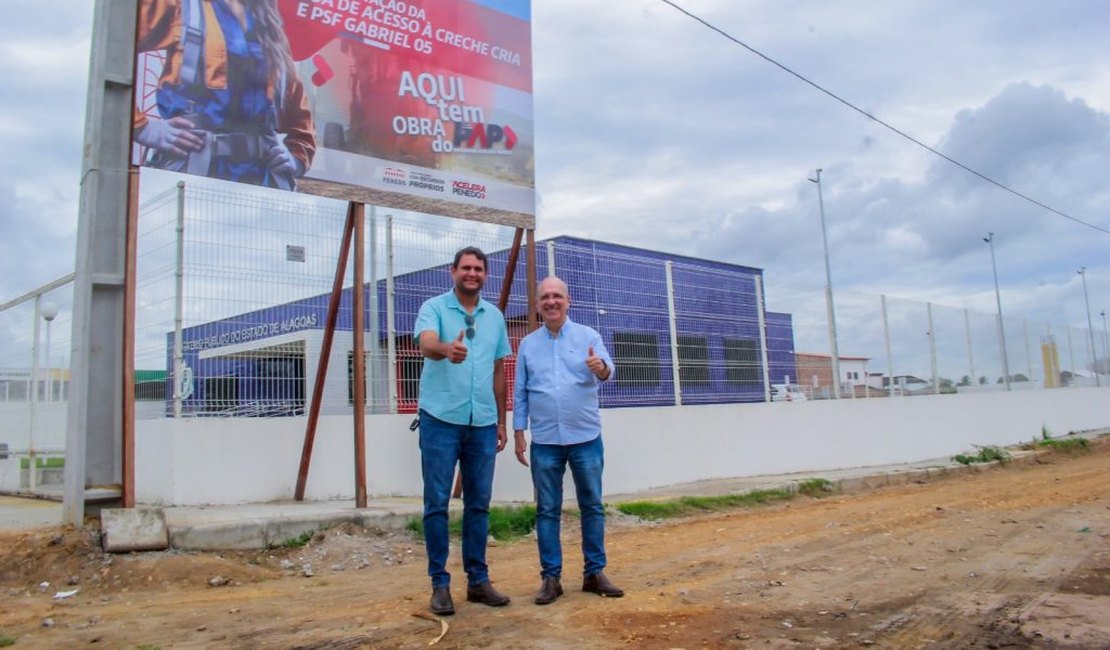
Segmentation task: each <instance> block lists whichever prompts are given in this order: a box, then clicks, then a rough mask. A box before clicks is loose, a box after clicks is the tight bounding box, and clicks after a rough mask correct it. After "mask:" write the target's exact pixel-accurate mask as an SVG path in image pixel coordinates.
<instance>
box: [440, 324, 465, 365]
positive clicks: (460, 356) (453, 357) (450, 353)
mask: <svg viewBox="0 0 1110 650" xmlns="http://www.w3.org/2000/svg"><path fill="white" fill-rule="evenodd" d="M465 336H466V330H462V331H460V332H459V337H458V338H457V339H455V340H454V341H451V342H450V343H448V344H447V349H446V350H444V355H443V356H445V357H446V358H447V360H448V361H450V362H451V363H462V362H463V361H466V344H465V343H463V337H465Z"/></svg>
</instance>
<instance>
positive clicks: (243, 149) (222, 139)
mask: <svg viewBox="0 0 1110 650" xmlns="http://www.w3.org/2000/svg"><path fill="white" fill-rule="evenodd" d="M210 137H211V145H210V146H211V148H212V157H213V158H229V159H231V160H234V161H246V160H258V159H259V158H260V157H261V156H262V153H263V152H265V151H268V150H269V146H267V145H266V143H265V142H264V141H263V136H260V135H250V134H247V133H213V134H210Z"/></svg>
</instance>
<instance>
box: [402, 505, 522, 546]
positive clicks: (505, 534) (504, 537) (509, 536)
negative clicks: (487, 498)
mask: <svg viewBox="0 0 1110 650" xmlns="http://www.w3.org/2000/svg"><path fill="white" fill-rule="evenodd" d="M535 527H536V507H535V506H512V507H506V506H493V507H491V508H490V509H489V534H490V535H492V536H493V538H494V539H496V540H497V541H499V542H508V541H512V540H514V539H519V538H521V537H524V536H525V535H527V534H529V533H531V532H532V530H533V529H535ZM405 529H406V530H408V531H411V532H412V533H413V534H414V535H416V536H417V537H419V538H421V539H423V538H424V520H423V518H421V517H412V518H410V519H409V521H408V523H407V524H405ZM447 532H448V534H450V535H451V536H452V537H462V515H461V514H456V513H451V515H450V516H449V517H448V519H447Z"/></svg>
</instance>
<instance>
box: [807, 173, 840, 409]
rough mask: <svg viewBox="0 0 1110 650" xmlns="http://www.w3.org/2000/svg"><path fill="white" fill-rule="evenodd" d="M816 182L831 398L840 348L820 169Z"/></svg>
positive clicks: (835, 391) (836, 394) (836, 386)
mask: <svg viewBox="0 0 1110 650" xmlns="http://www.w3.org/2000/svg"><path fill="white" fill-rule="evenodd" d="M809 180H810V181H811V182H813V183H816V184H817V205H818V208H819V210H820V214H821V242H822V243H823V244H824V248H825V309H826V310H827V312H828V321H829V353H830V355H831V356H832V373H833V399H840V379H841V378H840V349H839V346H838V345H837V340H836V308H835V307H834V306H833V287H832V268H831V267H830V265H829V236H828V233H827V232H826V229H825V197H824V193H823V192H822V191H821V169H820V168H818V169H817V178H811V179H809Z"/></svg>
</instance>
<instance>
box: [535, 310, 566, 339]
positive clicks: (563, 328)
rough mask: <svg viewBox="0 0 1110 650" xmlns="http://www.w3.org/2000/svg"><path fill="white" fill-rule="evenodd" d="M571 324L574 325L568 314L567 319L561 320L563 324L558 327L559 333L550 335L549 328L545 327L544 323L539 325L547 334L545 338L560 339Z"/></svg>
mask: <svg viewBox="0 0 1110 650" xmlns="http://www.w3.org/2000/svg"><path fill="white" fill-rule="evenodd" d="M571 325H574V322H573V321H571V320H570V315H569V314H568V315H567V319H566V320H565V321H563V326H562V327H560V328H559V335H558V336H552V335H551V330H550V329H548V328H547V325H546V324H544V325H540V327H542V328H543V331H544V334H547V338H549V339H561V338H563V335H564V334H565V333H566V331H567V329H569V327H570V326H571Z"/></svg>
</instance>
